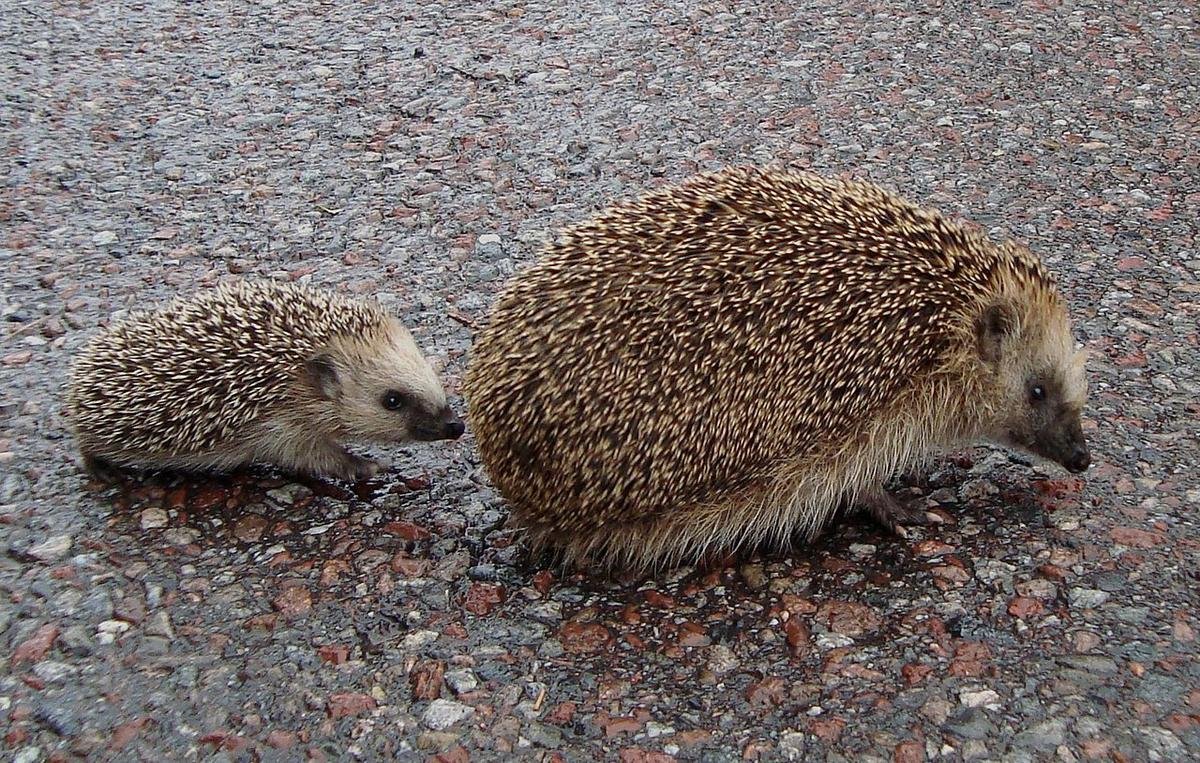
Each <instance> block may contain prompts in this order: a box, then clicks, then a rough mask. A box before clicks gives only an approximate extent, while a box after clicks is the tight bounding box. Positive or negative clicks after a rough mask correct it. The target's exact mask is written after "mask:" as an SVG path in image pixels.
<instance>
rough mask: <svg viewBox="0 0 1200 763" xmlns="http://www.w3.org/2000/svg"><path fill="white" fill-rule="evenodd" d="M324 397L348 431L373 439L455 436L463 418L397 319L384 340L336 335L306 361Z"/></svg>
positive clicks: (358, 437)
mask: <svg viewBox="0 0 1200 763" xmlns="http://www.w3.org/2000/svg"><path fill="white" fill-rule="evenodd" d="M306 368H307V372H308V376H309V378H310V380H311V381H312V384H313V386H314V388H315V389H316V391H317V393H318V395H319V396H320V398H321V399H322V400H324V401H328V402H329V403H331V404H332V405H333V408H334V411H333V415H334V417H335V418H336V420H337V421H338V423H339V425H340V428H341V429H342V430H343V432H344V433H345V436H346V437H347V438H350V439H354V440H362V441H372V442H407V441H411V440H453V439H457V438H458V437H459V436H461V435H462V433H463V431H464V426H463V423H462V421H460V420H459V419H458V417H457V416H455V415H454V412H453V411H451V410H450V406H449V405H447V404H446V393H445V390H443V388H442V385H441V382H440V381H439V380H438V377H437V374H436V373H435V372H434V370H433V368H431V367H430V365H429V362H428V361H426V360H425V357H424V356H423V355H422V354H421V351H420V350H419V349H417V346H416V343H414V342H413V339H412V336H411V335H410V334H409V333H408V331H407V329H405V328H404V327H403V326H401V325H400V323H399V322H398V321H396V322H393V324H392V325H391V326H389V327H388V330H387V331H386V333H385V336H384V337H383V338H382V339H381V340H377V338H371V339H354V340H343V341H335V342H333V343H332V344H331V345H330V346H329V347H328V348H326V349H325V350H324V351H322V352H321V353H318V354H317V355H316V356H315V357H313V358H312V359H310V360H309V361H308V363H307V366H306Z"/></svg>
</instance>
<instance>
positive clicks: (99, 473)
mask: <svg viewBox="0 0 1200 763" xmlns="http://www.w3.org/2000/svg"><path fill="white" fill-rule="evenodd" d="M83 471H84V472H85V473H86V474H87V475H88V476H89V477H91V478H92V479H94V480H96V481H97V482H100V483H103V484H105V485H115V484H117V483H118V482H120V481H121V470H120V468H119V467H117V465H116V464H114V463H112V462H111V461H108V460H107V459H104V458H101V457H100V456H92V455H85V456H84V457H83Z"/></svg>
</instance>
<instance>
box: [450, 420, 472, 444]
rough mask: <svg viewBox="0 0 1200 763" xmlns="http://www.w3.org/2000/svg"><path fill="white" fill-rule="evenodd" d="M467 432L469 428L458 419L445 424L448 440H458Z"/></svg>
mask: <svg viewBox="0 0 1200 763" xmlns="http://www.w3.org/2000/svg"><path fill="white" fill-rule="evenodd" d="M465 431H467V427H466V425H465V424H463V423H462V422H461V421H459V420H458V419H454V420H452V421H447V422H446V423H445V432H446V439H448V440H457V439H458V438H460V437H462V433H463V432H465Z"/></svg>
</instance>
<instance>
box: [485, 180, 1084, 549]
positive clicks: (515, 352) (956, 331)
mask: <svg viewBox="0 0 1200 763" xmlns="http://www.w3.org/2000/svg"><path fill="white" fill-rule="evenodd" d="M464 390H465V393H466V396H467V398H468V408H469V419H470V422H471V428H472V430H473V432H474V435H475V439H476V442H477V443H478V446H479V450H480V453H481V455H482V458H483V461H484V464H485V467H486V469H487V472H488V474H489V476H490V478H491V479H492V481H493V482H494V483H495V484H496V486H497V487H498V488H499V490H500V492H501V493H502V494H503V495H504V497H505V498H506V499H507V500H508V502H509V503H510V504H511V506H512V511H513V516H514V519H515V520H516V522H517V523H518V524H520V525H523V526H525V527H526V528H527V530H528V532H529V535H530V537H531V540H532V541H533V544H534V546H535V547H536V546H551V547H557V548H559V549H561V550H562V551H564V552H565V555H566V557H567V558H568V559H573V560H576V561H585V560H586V561H587V562H589V563H592V564H597V565H602V566H611V565H618V566H625V567H632V568H645V567H653V566H659V565H664V564H671V563H675V562H678V561H683V560H688V559H694V558H696V557H697V556H699V555H701V554H702V553H703V552H705V551H706V550H709V549H713V550H720V549H730V548H733V547H737V546H740V545H745V544H757V543H759V542H762V541H785V540H786V539H787V538H788V537H789V536H791V535H792V533H793V532H795V531H802V532H803V533H804V534H806V535H807V536H809V537H811V536H812V535H813V534H815V533H816V532H817V531H818V530H819V529H820V528H821V527H822V526H823V525H824V524H825V523H826V522H827V521H828V520H829V519H830V517H831V516H832V515H833V514H834V513H835V511H836V510H837V509H838V508H839V506H843V505H856V506H859V507H863V508H866V509H868V510H869V511H870V512H871V513H872V514H873V515H874V516H875V517H876V518H878V519H879V520H880V521H881V522H882V523H883V524H884V525H886V526H887V527H889V528H891V529H893V530H895V531H897V532H900V533H903V530H902V526H903V525H906V524H912V523H920V522H925V521H928V520H929V519H930V518H929V517H927V515H926V514H925V512H923V511H915V510H912V509H909V508H906V507H903V506H901V505H900V504H899V503H898V502H897V501H896V500H895V499H894V498H892V497H891V496H889V495H888V494H887V493H886V492H884V488H883V485H884V483H885V481H886V480H888V479H889V477H891V476H893V475H895V474H896V473H897V472H898V471H899V470H901V469H904V468H906V467H909V466H913V465H915V464H916V463H918V462H920V461H922V460H924V459H925V458H927V457H928V456H930V455H931V454H933V453H936V452H937V451H939V450H943V449H949V448H955V447H958V446H962V445H966V444H969V443H973V442H977V441H981V440H982V441H992V442H995V443H1000V444H1003V445H1007V446H1011V447H1014V448H1018V449H1021V450H1025V451H1028V452H1030V453H1033V454H1036V455H1038V456H1042V457H1045V458H1047V459H1051V460H1053V461H1057V462H1058V463H1060V464H1062V465H1063V466H1065V467H1066V468H1067V469H1069V470H1071V471H1073V472H1080V471H1083V470H1084V469H1086V468H1087V466H1088V464H1089V461H1090V456H1089V454H1088V449H1087V445H1086V443H1085V441H1084V438H1083V434H1082V431H1081V429H1080V409H1081V408H1082V406H1083V404H1084V400H1085V396H1086V382H1085V379H1084V368H1083V355H1082V353H1080V352H1078V351H1077V350H1076V347H1075V342H1074V340H1073V338H1072V336H1071V327H1070V323H1069V320H1068V317H1067V311H1066V309H1065V306H1064V303H1063V299H1062V297H1061V296H1060V295H1059V293H1058V291H1057V290H1056V287H1055V283H1054V280H1053V279H1052V277H1051V276H1050V275H1049V274H1048V273H1047V272H1046V270H1045V269H1044V268H1043V266H1042V264H1041V263H1040V262H1039V260H1038V258H1037V257H1035V256H1034V255H1033V254H1031V253H1030V252H1029V250H1028V249H1026V248H1025V247H1023V246H1021V245H1019V244H1016V243H1012V242H1008V243H1003V244H996V243H993V242H991V241H990V240H988V239H987V238H985V237H984V236H983V235H982V234H981V233H978V232H976V231H974V230H972V229H969V228H967V227H964V226H962V225H960V224H957V223H955V222H952V221H950V220H948V219H946V218H944V217H942V216H941V215H940V214H938V213H937V212H935V211H931V210H925V209H921V208H919V207H917V206H914V205H913V204H910V203H908V202H906V201H904V200H902V199H900V198H898V197H896V196H894V195H892V194H891V193H888V192H886V191H884V190H882V189H880V188H878V187H876V186H874V185H871V184H868V183H863V182H844V181H840V180H830V179H823V178H820V177H817V176H814V175H810V174H792V173H783V172H771V171H765V170H759V169H750V168H735V169H728V170H725V171H721V172H717V173H712V174H705V175H700V176H698V177H695V178H693V179H691V180H689V181H687V182H684V183H683V184H681V185H678V186H675V187H669V188H666V189H663V190H658V191H656V192H654V193H651V194H649V195H648V196H645V197H644V198H642V199H641V200H639V201H636V202H633V203H628V204H624V205H620V206H617V207H614V208H612V209H610V210H608V211H606V212H604V213H602V214H600V215H599V216H598V217H596V218H594V219H593V220H591V221H589V222H585V223H583V224H580V225H577V226H574V227H572V228H570V229H568V230H567V231H565V232H564V234H563V235H562V236H561V238H559V240H558V241H556V242H555V243H552V244H551V245H550V246H549V247H548V250H547V251H546V252H545V253H544V256H543V257H542V258H541V260H540V261H539V262H538V263H537V264H535V265H534V266H533V267H531V268H530V269H528V270H526V271H524V272H523V273H521V274H519V275H518V276H517V277H515V278H514V279H513V280H512V282H511V283H510V284H509V285H508V286H507V288H506V290H505V291H504V292H503V294H502V295H501V296H500V297H499V299H498V300H497V302H496V303H495V305H494V307H493V309H492V313H491V316H490V319H489V325H488V326H487V328H486V329H485V330H483V331H482V332H481V333H480V335H479V336H478V337H477V339H476V342H475V346H474V348H473V350H472V353H471V359H470V365H469V368H468V370H467V375H466V380H465V387H464Z"/></svg>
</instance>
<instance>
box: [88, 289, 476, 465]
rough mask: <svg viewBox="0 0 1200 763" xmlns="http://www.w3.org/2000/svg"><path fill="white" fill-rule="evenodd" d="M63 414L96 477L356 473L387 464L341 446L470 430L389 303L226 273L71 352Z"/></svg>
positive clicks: (438, 436) (436, 436) (431, 437)
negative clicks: (158, 472) (265, 470)
mask: <svg viewBox="0 0 1200 763" xmlns="http://www.w3.org/2000/svg"><path fill="white" fill-rule="evenodd" d="M67 415H68V418H69V419H70V420H71V422H72V424H73V426H74V428H75V435H76V439H77V441H78V443H79V447H80V450H81V451H82V452H83V455H84V460H85V463H86V465H87V467H88V468H89V470H91V471H93V472H96V471H105V470H106V469H105V467H112V466H117V467H136V468H151V469H175V470H186V471H228V470H232V469H235V468H237V467H239V466H243V465H248V464H251V463H260V462H261V463H269V464H274V465H277V466H279V467H282V468H283V469H285V470H287V471H291V472H301V473H308V474H315V475H321V476H329V477H335V478H340V479H345V480H358V479H363V478H366V477H369V476H371V475H373V474H375V473H376V472H377V471H378V469H379V465H378V464H376V463H375V462H374V461H370V460H368V459H365V458H362V457H361V456H357V455H354V454H352V453H350V452H349V451H347V450H346V449H345V448H344V447H343V446H342V444H341V443H343V442H347V441H358V442H379V443H399V442H408V441H412V440H441V439H456V438H457V437H459V436H460V435H461V434H462V433H463V428H464V427H463V423H462V422H461V421H459V420H458V418H457V417H456V416H455V415H454V413H453V412H452V411H451V410H450V407H449V406H448V405H447V403H446V393H445V390H444V389H443V387H442V384H441V382H440V381H439V380H438V377H437V374H436V373H435V372H434V371H433V369H432V368H431V367H430V365H429V363H428V362H427V361H426V359H425V358H424V356H423V355H422V354H421V352H420V350H419V349H418V348H417V346H416V344H415V343H414V342H413V338H412V335H411V334H409V332H408V330H407V329H406V328H405V327H404V326H403V325H402V324H401V323H400V321H399V320H397V319H396V318H395V317H393V316H392V315H390V314H389V313H388V312H387V311H386V310H384V309H383V307H382V306H380V305H379V304H378V303H376V302H374V301H373V300H360V299H351V298H348V297H343V296H339V295H336V294H332V293H329V292H325V291H322V290H318V289H314V288H309V287H304V286H300V285H297V284H284V283H275V282H271V281H234V282H228V283H225V284H222V285H220V286H218V287H216V288H214V289H209V290H204V291H201V292H198V293H196V294H194V295H191V296H188V297H180V298H177V299H175V300H174V301H171V302H169V303H167V304H165V305H163V306H162V307H160V308H158V309H156V310H150V311H144V312H135V313H132V314H130V315H129V316H128V317H126V318H125V319H124V320H121V321H118V322H117V323H115V324H114V325H112V326H110V327H109V328H108V329H107V330H105V331H103V332H101V333H100V334H99V335H97V336H96V337H94V338H93V339H92V341H91V342H90V343H89V344H88V345H87V347H85V348H84V350H83V351H82V353H81V354H80V355H79V357H78V358H77V359H76V362H75V364H74V367H73V369H72V373H71V380H70V386H69V390H68V394H67Z"/></svg>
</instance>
